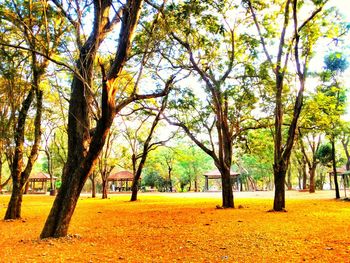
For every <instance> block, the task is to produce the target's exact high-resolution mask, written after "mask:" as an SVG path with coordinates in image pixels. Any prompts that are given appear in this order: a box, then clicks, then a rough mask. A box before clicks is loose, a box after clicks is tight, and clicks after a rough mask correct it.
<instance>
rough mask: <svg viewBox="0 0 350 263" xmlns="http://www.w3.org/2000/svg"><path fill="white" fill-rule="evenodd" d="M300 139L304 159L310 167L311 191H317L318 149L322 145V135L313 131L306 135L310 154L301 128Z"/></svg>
mask: <svg viewBox="0 0 350 263" xmlns="http://www.w3.org/2000/svg"><path fill="white" fill-rule="evenodd" d="M299 140H300V148H301V152H302V153H303V156H304V159H305V161H306V163H307V165H308V168H309V176H310V185H309V192H310V193H315V190H316V184H315V177H316V167H317V164H318V162H319V161H318V159H317V155H316V153H317V151H318V149H319V147H320V145H321V135H320V134H315V133H311V134H310V135H309V136H306V140H307V145H308V149H309V150H310V155H311V156H310V155H309V154H308V153H307V150H306V147H305V145H304V141H303V137H302V133H301V129H299Z"/></svg>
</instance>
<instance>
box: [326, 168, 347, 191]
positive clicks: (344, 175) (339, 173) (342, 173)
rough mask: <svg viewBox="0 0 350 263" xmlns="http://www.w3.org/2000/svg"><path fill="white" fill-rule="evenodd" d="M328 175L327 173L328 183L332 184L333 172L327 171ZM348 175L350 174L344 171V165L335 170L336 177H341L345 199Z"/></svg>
mask: <svg viewBox="0 0 350 263" xmlns="http://www.w3.org/2000/svg"><path fill="white" fill-rule="evenodd" d="M328 173H329V181H330V182H332V176H333V175H334V173H333V170H331V171H329V172H328ZM349 174H350V171H349V170H347V169H346V166H345V165H344V166H342V167H339V168H337V176H341V177H342V179H343V185H344V193H345V197H347V195H346V188H347V187H348V185H347V181H348V176H349Z"/></svg>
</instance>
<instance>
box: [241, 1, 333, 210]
mask: <svg viewBox="0 0 350 263" xmlns="http://www.w3.org/2000/svg"><path fill="white" fill-rule="evenodd" d="M325 2H326V1H314V2H313V3H312V4H311V3H310V5H313V10H312V12H311V14H310V15H308V17H307V18H306V19H305V20H304V21H303V22H301V23H300V18H299V17H300V16H301V14H302V10H303V9H302V8H303V7H304V6H305V3H303V2H302V1H298V0H287V1H281V2H279V4H280V7H281V9H280V10H283V13H282V14H277V16H279V17H280V19H281V24H282V29H281V31H280V32H279V33H278V32H276V31H274V28H273V27H271V23H270V22H267V20H264V21H262V22H259V18H258V16H257V12H256V8H257V6H258V5H257V4H256V3H254V6H253V3H252V1H250V0H246V1H245V3H246V4H247V8H248V10H249V11H250V13H251V15H252V19H253V23H254V24H255V27H256V29H257V32H258V36H259V41H260V44H261V45H262V48H263V52H264V54H265V56H266V59H267V63H268V65H269V67H270V69H271V70H272V72H273V75H274V82H275V95H274V98H275V131H274V165H273V169H274V183H275V196H274V203H273V210H274V211H283V210H285V178H286V172H287V170H288V166H289V160H290V155H291V152H292V148H293V144H294V138H295V134H296V130H297V124H298V120H299V115H300V112H301V109H302V106H303V97H304V89H305V81H306V78H307V72H308V67H309V62H310V59H311V57H312V54H313V53H312V50H313V47H314V46H315V43H316V41H317V40H318V39H319V38H320V37H321V35H320V34H312V33H311V32H312V30H314V29H315V27H316V28H319V27H320V25H318V24H317V23H316V22H317V20H320V18H319V17H321V14H322V9H323V7H324V4H325ZM262 6H263V8H264V7H265V8H266V11H265V12H268V13H266V15H265V16H264V19H268V20H269V21H270V19H273V20H274V21H276V20H277V17H276V16H275V15H276V14H275V13H273V12H271V10H268V7H269V6H268V5H265V6H264V5H262ZM309 10H310V9H309ZM290 24H292V25H291V28H290ZM288 30H290V31H291V33H290V34H289V35H288V34H287V33H288ZM316 32H319V30H317V31H316ZM277 34H279V38H278V39H277V43H278V48H277V55H276V56H272V55H271V50H276V44H275V43H274V45H273V46H271V47H269V46H268V39H269V37H274V36H276V35H277ZM275 40H276V39H275ZM269 48H270V49H269ZM292 51H294V52H293V55H294V62H295V64H296V74H297V77H298V81H299V86H300V88H299V90H298V92H297V96H296V98H295V100H294V108H293V110H292V117H291V120H290V124H289V125H288V126H289V128H288V131H287V136H286V139H285V140H284V136H283V135H284V133H283V125H284V118H283V117H284V114H285V108H284V107H283V96H284V92H285V84H284V82H285V79H286V75H287V69H288V61H289V58H290V55H291V52H292Z"/></svg>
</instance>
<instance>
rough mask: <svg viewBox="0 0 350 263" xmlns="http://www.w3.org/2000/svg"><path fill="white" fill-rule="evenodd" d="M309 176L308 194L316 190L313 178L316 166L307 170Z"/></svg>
mask: <svg viewBox="0 0 350 263" xmlns="http://www.w3.org/2000/svg"><path fill="white" fill-rule="evenodd" d="M309 174H310V188H309V193H315V190H316V184H315V177H316V166H315V165H313V166H312V167H311V168H310V169H309Z"/></svg>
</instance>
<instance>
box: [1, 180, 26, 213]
mask: <svg viewBox="0 0 350 263" xmlns="http://www.w3.org/2000/svg"><path fill="white" fill-rule="evenodd" d="M22 197H23V186H21V183H20V182H19V181H17V180H16V179H15V181H14V182H13V186H12V194H11V199H10V202H9V204H8V206H7V210H6V214H5V218H4V219H5V220H8V219H20V218H21V208H22Z"/></svg>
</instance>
